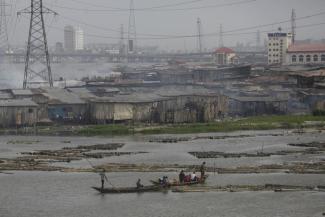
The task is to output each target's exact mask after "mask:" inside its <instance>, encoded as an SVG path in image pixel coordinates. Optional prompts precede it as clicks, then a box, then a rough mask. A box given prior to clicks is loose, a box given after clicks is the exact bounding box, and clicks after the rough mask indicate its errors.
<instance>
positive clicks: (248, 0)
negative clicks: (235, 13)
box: [49, 0, 257, 13]
mask: <svg viewBox="0 0 325 217" xmlns="http://www.w3.org/2000/svg"><path fill="white" fill-rule="evenodd" d="M256 1H257V0H241V1H236V2H231V3H223V4H213V5H206V6H197V7H189V8H172V9H168V8H165V9H164V8H163V7H166V5H163V6H156V7H151V8H137V9H134V10H135V11H139V12H141V11H143V12H159V11H191V10H202V9H213V8H220V7H226V6H234V5H242V4H248V3H252V2H256ZM49 5H51V6H52V7H57V8H61V9H67V10H72V11H81V12H86V13H90V12H95V13H99V12H105V13H106V12H128V11H129V9H126V8H120V9H119V8H115V9H86V8H75V7H67V6H59V5H53V4H49ZM169 7H171V6H170V5H169Z"/></svg>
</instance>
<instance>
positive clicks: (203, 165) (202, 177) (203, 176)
mask: <svg viewBox="0 0 325 217" xmlns="http://www.w3.org/2000/svg"><path fill="white" fill-rule="evenodd" d="M205 170H206V168H205V162H203V163H202V164H201V167H200V172H201V180H203V179H204V178H205Z"/></svg>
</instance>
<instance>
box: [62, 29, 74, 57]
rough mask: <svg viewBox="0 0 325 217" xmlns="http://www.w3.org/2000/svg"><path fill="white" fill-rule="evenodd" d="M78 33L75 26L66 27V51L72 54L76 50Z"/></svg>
mask: <svg viewBox="0 0 325 217" xmlns="http://www.w3.org/2000/svg"><path fill="white" fill-rule="evenodd" d="M75 45H76V32H75V29H74V27H73V26H65V27H64V49H65V51H66V52H68V53H71V52H74V51H75V48H76V46H75Z"/></svg>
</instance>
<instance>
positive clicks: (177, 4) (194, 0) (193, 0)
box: [70, 0, 206, 11]
mask: <svg viewBox="0 0 325 217" xmlns="http://www.w3.org/2000/svg"><path fill="white" fill-rule="evenodd" d="M70 1H73V2H76V3H78V4H79V3H81V4H84V5H87V6H92V7H98V8H106V9H109V10H116V11H129V9H128V8H115V7H108V6H106V5H98V4H93V3H89V2H84V1H80V0H70ZM202 1H206V0H191V1H183V2H179V3H173V4H165V5H158V6H152V7H147V8H135V9H134V10H136V11H138V10H139V11H141V10H152V9H158V8H166V7H167V8H168V7H175V6H181V5H187V4H193V3H197V2H202Z"/></svg>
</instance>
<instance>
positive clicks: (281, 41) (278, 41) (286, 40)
mask: <svg viewBox="0 0 325 217" xmlns="http://www.w3.org/2000/svg"><path fill="white" fill-rule="evenodd" d="M291 44H292V34H291V33H282V32H276V33H269V34H268V63H269V64H270V65H271V64H283V63H285V62H286V54H287V49H288V47H289V46H290V45H291Z"/></svg>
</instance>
